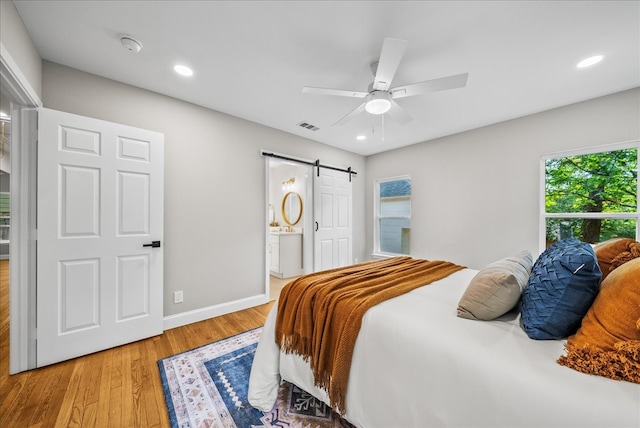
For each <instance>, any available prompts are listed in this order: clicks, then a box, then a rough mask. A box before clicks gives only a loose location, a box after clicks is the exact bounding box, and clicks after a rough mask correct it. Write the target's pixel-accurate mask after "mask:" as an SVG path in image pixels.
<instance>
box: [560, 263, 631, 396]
mask: <svg viewBox="0 0 640 428" xmlns="http://www.w3.org/2000/svg"><path fill="white" fill-rule="evenodd" d="M566 351H567V353H566V355H563V356H561V357H560V358H559V359H558V364H560V365H563V366H567V367H569V368H571V369H574V370H577V371H579V372H583V373H588V374H594V375H599V376H604V377H608V378H611V379H615V380H624V381H628V382H634V383H640V258H635V259H633V260H631V261H629V262H627V263H624V264H623V265H621V266H620V267H618V268H617V269H615V270H613V271H612V272H611V274H610V275H609V276H608V277H607V278H606V280H604V281H603V282H602V284H601V285H600V293H599V294H598V296H597V297H596V300H595V301H594V302H593V305H592V306H591V308H590V309H589V311H588V312H587V315H585V317H584V318H583V319H582V325H581V326H580V329H579V330H578V331H577V332H576V334H574V335H573V336H571V337H569V340H568V341H567V345H566Z"/></svg>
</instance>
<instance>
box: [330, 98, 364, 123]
mask: <svg viewBox="0 0 640 428" xmlns="http://www.w3.org/2000/svg"><path fill="white" fill-rule="evenodd" d="M365 104H366V103H362V104H360V105H359V106H358V107H356V108H354V109H353V110H351V111H350V112H349V113H347V114H346V116H344V117H343V118H342V119H340V120H339V121H337V122H336V123H334V124H333V126H342V125H344V124H345V123H347V122H348V121H350V120H351V119H353V118H354V117H356V116H357V115H359V114H360V113H362V112H363V111H364V106H365Z"/></svg>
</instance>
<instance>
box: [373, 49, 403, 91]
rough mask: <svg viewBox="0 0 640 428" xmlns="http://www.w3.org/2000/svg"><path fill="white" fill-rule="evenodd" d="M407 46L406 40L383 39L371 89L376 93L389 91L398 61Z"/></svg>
mask: <svg viewBox="0 0 640 428" xmlns="http://www.w3.org/2000/svg"><path fill="white" fill-rule="evenodd" d="M408 44H409V43H408V42H407V41H406V40H400V39H392V38H390V37H387V38H386V39H384V43H383V44H382V51H381V52H380V59H379V60H378V68H377V70H376V76H375V79H374V81H373V89H375V90H377V91H388V90H389V87H391V81H392V80H393V76H395V75H396V71H397V70H398V66H399V65H400V60H401V59H402V56H403V55H404V51H405V50H406V49H407V45H408Z"/></svg>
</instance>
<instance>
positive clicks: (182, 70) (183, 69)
mask: <svg viewBox="0 0 640 428" xmlns="http://www.w3.org/2000/svg"><path fill="white" fill-rule="evenodd" d="M173 70H174V71H175V72H176V73H178V74H181V75H183V76H193V70H192V69H190V68H189V67H187V66H186V65H180V64H178V65H176V66H174V67H173Z"/></svg>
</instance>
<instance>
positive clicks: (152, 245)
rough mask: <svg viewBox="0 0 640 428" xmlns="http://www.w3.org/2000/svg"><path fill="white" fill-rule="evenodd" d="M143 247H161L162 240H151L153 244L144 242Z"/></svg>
mask: <svg viewBox="0 0 640 428" xmlns="http://www.w3.org/2000/svg"><path fill="white" fill-rule="evenodd" d="M142 246H143V247H151V248H159V247H160V241H151V244H142Z"/></svg>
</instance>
